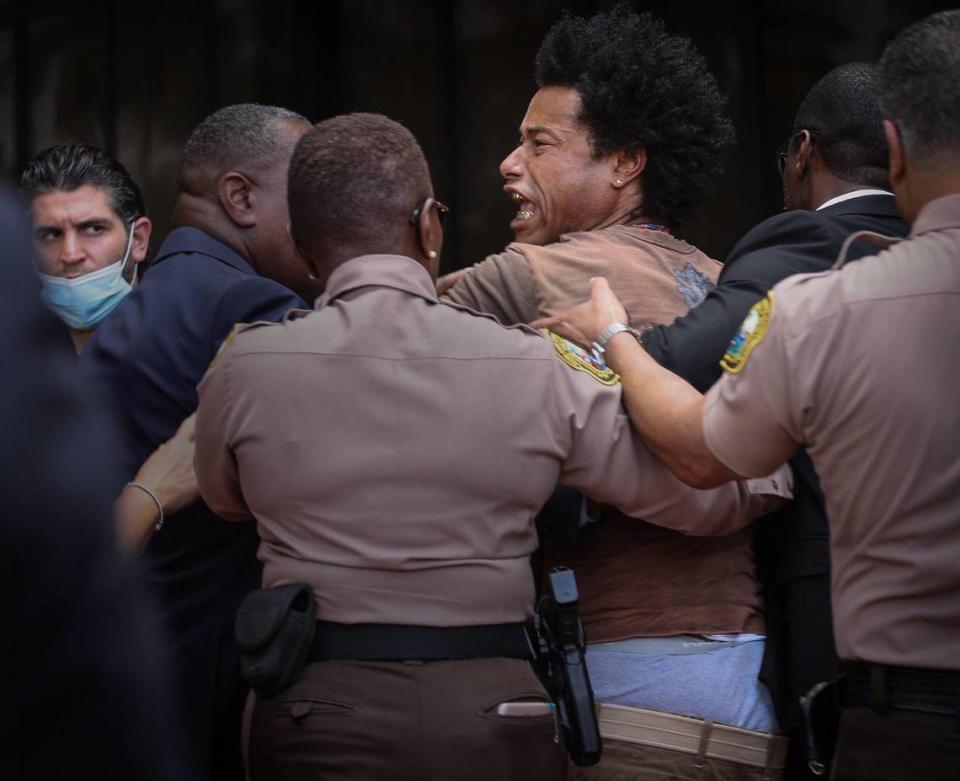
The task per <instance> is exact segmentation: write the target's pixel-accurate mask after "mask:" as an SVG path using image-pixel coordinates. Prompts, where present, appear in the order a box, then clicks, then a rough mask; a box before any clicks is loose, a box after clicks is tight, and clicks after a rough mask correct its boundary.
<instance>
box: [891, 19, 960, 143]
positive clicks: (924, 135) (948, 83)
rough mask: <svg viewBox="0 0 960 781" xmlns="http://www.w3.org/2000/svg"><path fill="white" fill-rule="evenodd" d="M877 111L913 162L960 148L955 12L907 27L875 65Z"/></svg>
mask: <svg viewBox="0 0 960 781" xmlns="http://www.w3.org/2000/svg"><path fill="white" fill-rule="evenodd" d="M880 109H881V111H882V112H883V116H884V117H886V118H887V119H890V120H891V121H893V123H894V124H895V125H896V126H897V128H898V129H899V131H900V136H901V138H902V139H903V144H904V147H905V148H906V150H907V152H908V153H909V154H910V155H912V156H913V157H914V158H915V159H917V160H930V161H931V162H932V161H933V160H932V159H935V158H937V157H938V156H939V153H941V152H943V151H946V150H945V147H951V146H956V145H957V144H958V142H960V11H942V12H941V13H938V14H933V15H932V16H928V17H927V18H926V19H921V20H920V21H919V22H915V23H914V24H912V25H910V26H909V27H908V28H907V29H906V30H904V31H903V32H901V33H900V34H899V35H898V36H897V37H896V38H894V39H893V41H892V42H891V43H890V44H889V45H888V46H887V48H886V49H885V50H884V52H883V57H882V58H881V60H880Z"/></svg>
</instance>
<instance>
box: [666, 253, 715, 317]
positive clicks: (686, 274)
mask: <svg viewBox="0 0 960 781" xmlns="http://www.w3.org/2000/svg"><path fill="white" fill-rule="evenodd" d="M673 276H674V277H676V280H677V290H679V291H680V295H681V296H683V301H684V303H685V304H686V305H687V308H688V309H693V308H694V307H695V306H698V305H700V304H702V303H703V299H705V298H706V297H707V293H709V292H710V288H712V287H713V283H712V282H711V281H710V278H709V277H708V276H707V275H706V274H703V273H701V272H699V271H697V270H696V269H695V268H694V267H693V264H691V263H687V265H685V266H684V267H683V268H682V269H680V270H679V271H676V270H675V271H674V272H673Z"/></svg>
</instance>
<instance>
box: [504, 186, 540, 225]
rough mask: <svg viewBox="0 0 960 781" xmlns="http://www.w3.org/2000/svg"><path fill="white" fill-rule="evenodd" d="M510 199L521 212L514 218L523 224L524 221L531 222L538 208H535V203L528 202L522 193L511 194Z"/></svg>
mask: <svg viewBox="0 0 960 781" xmlns="http://www.w3.org/2000/svg"><path fill="white" fill-rule="evenodd" d="M510 197H511V198H512V199H513V200H514V201H515V202H516V204H517V206H518V207H519V210H518V211H517V216H516V217H514V220H515V221H519V222H523V221H524V220H529V219H530V218H531V217H532V216H533V213H534V212H535V211H536V206H534V204H533V201H528V200H527V199H526V198H524V197H523V196H522V195H521V194H520V193H510Z"/></svg>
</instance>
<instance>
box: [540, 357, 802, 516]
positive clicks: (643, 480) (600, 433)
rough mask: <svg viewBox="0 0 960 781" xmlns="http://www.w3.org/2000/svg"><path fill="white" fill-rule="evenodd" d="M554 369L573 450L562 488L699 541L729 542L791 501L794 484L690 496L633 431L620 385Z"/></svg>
mask: <svg viewBox="0 0 960 781" xmlns="http://www.w3.org/2000/svg"><path fill="white" fill-rule="evenodd" d="M556 363H557V365H556V367H555V372H556V381H555V383H554V387H555V389H556V403H557V415H558V417H559V419H560V421H561V435H562V436H563V437H566V442H567V444H568V447H569V449H568V455H567V458H566V460H565V462H564V463H563V465H562V468H561V474H560V482H561V483H563V484H565V485H569V486H572V487H574V488H577V489H579V490H580V491H582V492H583V493H585V494H587V495H588V496H589V497H590V498H592V499H594V500H595V501H598V502H601V503H605V504H611V505H614V506H616V507H618V508H619V509H620V510H621V511H623V512H624V513H626V514H627V515H629V516H631V517H634V518H642V519H643V520H645V521H648V522H649V523H653V524H656V525H658V526H664V527H667V528H670V529H674V530H676V531H680V532H683V533H685V534H694V535H725V534H731V533H732V532H734V531H736V530H738V529H740V528H742V527H744V526H746V525H747V524H748V523H750V522H751V521H752V520H754V519H755V518H757V517H759V516H760V515H762V514H763V513H765V512H769V511H770V510H772V509H775V508H776V507H778V506H781V505H782V504H783V502H784V501H785V500H786V499H789V498H791V496H792V492H791V486H790V481H789V479H775V478H772V479H769V480H760V481H750V482H746V481H744V482H732V483H726V484H725V485H722V486H719V487H718V488H713V489H710V490H707V491H702V490H699V489H696V488H691V487H690V486H688V485H687V484H686V483H683V482H681V481H680V480H678V479H677V478H676V477H674V476H673V474H672V473H671V472H670V471H669V470H668V469H667V468H666V467H665V466H663V464H661V463H660V462H659V461H658V460H657V459H656V458H655V457H654V456H653V455H652V454H651V453H650V451H649V450H647V448H646V447H645V446H644V444H643V443H642V441H641V440H640V438H639V437H638V436H637V434H636V433H635V432H634V431H633V429H632V427H631V426H630V423H629V420H628V418H627V416H626V413H625V412H624V409H623V406H622V399H621V397H622V394H621V388H620V384H619V381H617V382H615V383H614V384H613V385H604V384H602V383H601V382H600V381H599V380H598V379H596V378H595V377H594V376H592V375H591V374H590V373H589V372H588V371H578V370H576V369H572V368H570V367H569V366H568V365H566V364H565V363H564V362H562V361H561V360H557V362H556Z"/></svg>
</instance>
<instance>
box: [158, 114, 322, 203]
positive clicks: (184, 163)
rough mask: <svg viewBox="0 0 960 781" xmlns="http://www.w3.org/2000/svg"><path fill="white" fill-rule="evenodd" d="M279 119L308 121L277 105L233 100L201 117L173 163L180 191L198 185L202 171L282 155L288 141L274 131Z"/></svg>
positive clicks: (217, 172) (195, 189) (216, 169)
mask: <svg viewBox="0 0 960 781" xmlns="http://www.w3.org/2000/svg"><path fill="white" fill-rule="evenodd" d="M281 120H289V121H292V122H302V123H304V124H309V120H308V119H307V118H306V117H304V116H303V115H301V114H298V113H297V112H295V111H290V110H289V109H285V108H280V107H279V106H263V105H260V104H259V103H237V104H235V105H232V106H225V107H223V108H221V109H219V110H218V111H215V112H214V113H213V114H211V115H210V116H208V117H207V118H206V119H204V120H203V121H202V122H201V123H200V124H199V125H197V127H196V128H195V129H194V131H193V132H192V133H191V134H190V137H189V138H188V139H187V143H186V145H185V146H184V148H183V153H182V154H181V156H180V165H179V166H178V167H177V185H178V187H179V188H180V190H181V191H184V190H186V191H193V192H195V191H197V190H198V189H201V188H202V181H201V180H198V177H202V176H203V174H204V173H207V174H209V173H215V174H220V173H222V172H224V171H227V170H230V169H231V168H238V167H243V166H244V165H249V164H251V163H254V162H261V161H263V162H270V161H272V160H279V159H281V158H283V159H285V158H286V156H287V155H288V154H289V152H290V149H289V146H288V144H289V141H288V138H287V137H286V136H284V135H283V134H281V133H280V132H278V127H277V123H278V122H279V121H281Z"/></svg>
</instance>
